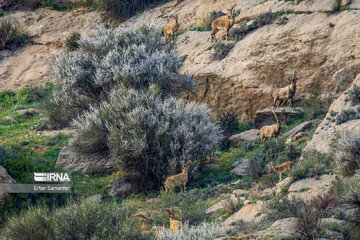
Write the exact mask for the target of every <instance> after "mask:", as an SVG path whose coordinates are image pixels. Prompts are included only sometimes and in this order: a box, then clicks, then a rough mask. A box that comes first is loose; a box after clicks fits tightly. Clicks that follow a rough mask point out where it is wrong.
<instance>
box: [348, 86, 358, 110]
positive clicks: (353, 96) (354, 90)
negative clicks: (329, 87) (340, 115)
mask: <svg viewBox="0 0 360 240" xmlns="http://www.w3.org/2000/svg"><path fill="white" fill-rule="evenodd" d="M349 98H350V101H351V103H352V104H353V106H355V105H358V104H360V86H357V85H354V86H353V88H352V89H351V90H350V91H349Z"/></svg>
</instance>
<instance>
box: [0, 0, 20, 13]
mask: <svg viewBox="0 0 360 240" xmlns="http://www.w3.org/2000/svg"><path fill="white" fill-rule="evenodd" d="M20 6H21V0H1V1H0V9H3V10H5V11H6V10H15V9H17V8H19V7H20Z"/></svg>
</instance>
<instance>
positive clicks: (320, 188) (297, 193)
mask: <svg viewBox="0 0 360 240" xmlns="http://www.w3.org/2000/svg"><path fill="white" fill-rule="evenodd" d="M334 180H335V176H334V175H322V176H320V177H319V179H314V178H306V179H301V180H299V181H296V182H294V183H293V184H291V185H290V187H289V190H288V191H289V194H288V198H289V199H292V198H294V197H296V198H301V199H303V200H304V201H310V200H311V199H312V198H314V197H316V196H319V195H323V194H326V193H329V191H330V187H331V182H332V181H334Z"/></svg>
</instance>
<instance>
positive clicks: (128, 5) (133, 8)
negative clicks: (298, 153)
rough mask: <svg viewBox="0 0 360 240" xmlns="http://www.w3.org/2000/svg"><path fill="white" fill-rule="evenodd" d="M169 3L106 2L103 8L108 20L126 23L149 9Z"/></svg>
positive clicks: (156, 0)
mask: <svg viewBox="0 0 360 240" xmlns="http://www.w3.org/2000/svg"><path fill="white" fill-rule="evenodd" d="M168 1H169V0H104V6H103V7H104V10H105V11H106V13H105V17H106V18H113V19H118V20H120V21H125V20H127V19H129V18H130V17H132V16H134V15H135V14H138V13H139V12H141V11H144V10H145V9H147V8H151V7H155V6H157V5H159V4H162V3H166V2H168Z"/></svg>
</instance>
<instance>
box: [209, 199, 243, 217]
mask: <svg viewBox="0 0 360 240" xmlns="http://www.w3.org/2000/svg"><path fill="white" fill-rule="evenodd" d="M238 203H239V200H238V198H237V197H236V196H235V195H230V197H229V198H228V199H223V200H221V201H220V202H218V203H216V204H214V205H212V206H211V207H209V208H208V209H206V211H205V213H206V214H208V215H210V214H213V213H215V212H218V211H220V210H222V209H225V208H227V207H230V206H232V205H237V204H238Z"/></svg>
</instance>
